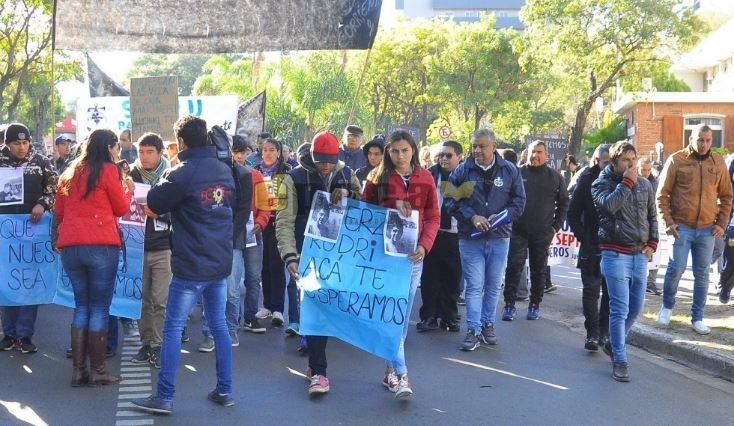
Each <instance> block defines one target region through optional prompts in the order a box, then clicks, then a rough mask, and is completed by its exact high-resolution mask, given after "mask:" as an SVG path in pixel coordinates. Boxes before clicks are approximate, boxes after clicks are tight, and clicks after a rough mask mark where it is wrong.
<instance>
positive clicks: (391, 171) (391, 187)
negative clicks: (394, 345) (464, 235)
mask: <svg viewBox="0 0 734 426" xmlns="http://www.w3.org/2000/svg"><path fill="white" fill-rule="evenodd" d="M362 200H363V201H366V202H368V203H371V204H377V205H380V206H383V207H387V208H390V209H397V210H398V211H399V212H400V215H401V216H403V217H406V218H407V217H410V216H411V213H412V211H413V210H414V209H415V210H417V211H418V244H417V247H416V250H415V251H414V252H413V253H411V254H410V255H409V256H408V260H409V261H410V262H411V263H412V264H413V270H412V273H411V277H410V291H409V295H408V309H407V312H408V314H407V315H410V311H411V309H412V308H413V300H414V299H415V292H416V289H417V288H418V284H419V283H420V279H421V272H422V271H423V259H424V258H425V256H426V253H428V252H429V251H430V250H431V247H432V246H433V241H434V240H435V238H436V234H437V233H438V228H439V210H438V194H437V193H436V184H435V183H434V182H433V176H431V173H430V172H429V171H428V170H426V169H425V168H423V167H421V165H420V161H419V149H418V146H417V145H416V143H415V140H413V137H412V136H411V135H410V133H408V132H405V131H402V130H399V131H396V132H393V133H392V134H391V135H390V137H389V138H388V140H387V144H386V145H385V155H384V157H383V159H382V162H381V163H380V165H378V166H377V168H375V170H373V171H372V173H370V175H369V176H368V177H367V184H366V185H365V189H364V193H363V194H362ZM385 238H387V236H385ZM408 324H409V322H408V321H407V319H406V321H405V323H404V324H403V337H402V339H401V341H400V348H399V350H398V354H397V356H396V357H395V359H388V360H386V364H387V365H386V369H385V376H384V377H383V380H382V383H383V385H384V386H385V387H386V388H387V389H388V390H389V391H390V392H393V393H395V397H396V398H405V397H408V396H411V395H412V394H413V390H412V389H411V387H410V381H409V380H408V368H407V366H406V363H405V337H406V335H407V333H408Z"/></svg>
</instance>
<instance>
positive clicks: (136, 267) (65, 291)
mask: <svg viewBox="0 0 734 426" xmlns="http://www.w3.org/2000/svg"><path fill="white" fill-rule="evenodd" d="M120 231H121V232H122V237H123V240H124V243H125V251H126V253H125V258H123V256H122V253H121V254H120V262H119V265H118V268H117V277H116V278H115V291H114V294H113V296H112V305H110V315H115V316H118V317H122V318H131V319H139V318H140V307H141V304H142V294H143V293H142V288H143V278H142V275H143V243H144V241H145V227H144V226H139V225H128V224H121V225H120ZM125 260H126V262H125ZM56 274H57V275H58V280H57V291H56V296H55V297H54V300H53V303H55V304H57V305H62V306H67V307H70V308H73V307H74V306H75V304H74V292H73V289H72V286H71V280H70V279H69V276H68V275H67V274H66V272H65V271H64V268H63V266H62V265H61V262H59V265H58V270H57V271H56Z"/></svg>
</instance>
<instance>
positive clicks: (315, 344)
mask: <svg viewBox="0 0 734 426" xmlns="http://www.w3.org/2000/svg"><path fill="white" fill-rule="evenodd" d="M328 341H329V338H328V337H326V336H306V344H307V345H308V368H310V369H311V372H312V374H318V375H320V376H326V343H327V342H328Z"/></svg>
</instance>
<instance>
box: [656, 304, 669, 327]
mask: <svg viewBox="0 0 734 426" xmlns="http://www.w3.org/2000/svg"><path fill="white" fill-rule="evenodd" d="M672 314H673V310H672V309H668V308H666V307H665V306H661V307H660V312H659V313H658V322H659V323H660V324H663V325H668V324H670V316H671V315H672Z"/></svg>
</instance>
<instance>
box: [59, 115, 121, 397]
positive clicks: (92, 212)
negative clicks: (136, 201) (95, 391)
mask: <svg viewBox="0 0 734 426" xmlns="http://www.w3.org/2000/svg"><path fill="white" fill-rule="evenodd" d="M119 151H120V144H119V143H118V140H117V136H116V135H115V133H114V132H112V131H111V130H106V129H104V130H95V131H93V132H92V134H91V135H89V140H88V141H87V143H86V146H85V149H84V153H83V154H82V155H81V156H80V157H79V158H77V159H76V160H74V161H73V162H72V163H71V164H70V165H69V167H68V168H67V169H66V171H64V173H63V174H62V175H61V179H60V181H59V186H58V193H57V195H56V211H55V215H56V218H57V220H58V222H59V238H58V242H57V243H56V247H57V249H59V250H60V251H61V263H62V264H63V265H64V270H65V271H66V273H67V274H68V276H69V279H70V280H71V285H72V288H73V290H74V302H75V303H76V308H75V309H74V318H73V320H72V325H71V348H72V356H73V360H74V369H73V373H72V379H71V385H72V386H81V385H83V384H87V383H91V384H93V385H106V384H111V383H117V382H119V381H120V380H121V379H120V377H119V376H116V375H113V374H110V373H108V372H107V369H106V367H105V355H106V352H107V349H106V344H107V323H108V321H107V320H108V316H109V310H110V303H111V302H112V294H113V292H114V289H115V277H116V275H117V263H118V261H119V256H120V247H121V246H122V240H121V238H120V232H119V230H118V226H117V221H118V218H119V217H120V216H122V215H123V214H125V212H127V211H128V209H129V206H130V200H131V198H132V195H133V190H134V188H135V185H134V184H133V182H132V179H130V178H129V177H125V179H124V180H123V179H122V176H121V175H120V171H119V170H118V168H117V165H116V164H115V163H114V161H113V159H114V158H116V157H118V156H119ZM87 355H89V363H90V366H91V370H92V371H91V376H90V374H89V371H88V370H87V362H86V360H87Z"/></svg>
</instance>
